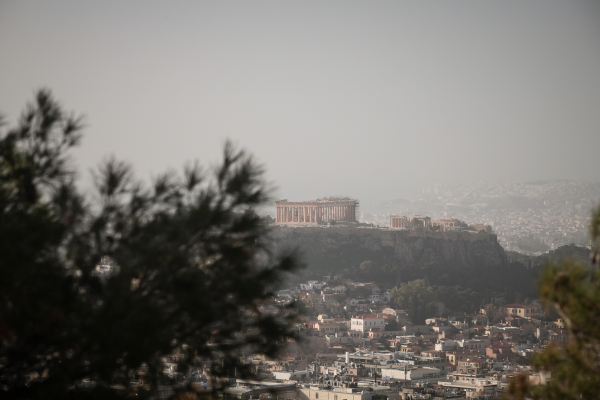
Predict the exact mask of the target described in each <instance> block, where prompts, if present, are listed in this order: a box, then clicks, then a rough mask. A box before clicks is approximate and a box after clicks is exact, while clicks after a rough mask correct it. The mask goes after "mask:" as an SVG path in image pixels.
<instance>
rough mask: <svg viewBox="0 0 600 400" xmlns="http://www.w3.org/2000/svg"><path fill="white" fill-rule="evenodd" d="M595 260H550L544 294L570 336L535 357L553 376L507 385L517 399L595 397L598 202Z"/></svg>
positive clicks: (599, 314)
mask: <svg viewBox="0 0 600 400" xmlns="http://www.w3.org/2000/svg"><path fill="white" fill-rule="evenodd" d="M590 237H591V241H592V245H593V247H592V252H591V255H590V260H591V262H589V263H588V262H586V261H583V260H577V259H575V258H570V259H567V260H565V261H562V262H561V263H560V264H558V263H556V262H553V261H550V262H549V263H548V264H547V266H546V268H545V270H544V272H543V274H542V276H541V278H540V283H539V292H540V296H541V298H542V300H543V302H544V303H545V305H546V306H547V307H552V308H554V309H555V310H556V312H557V313H558V314H559V315H560V317H561V318H562V320H563V321H564V322H565V325H566V328H567V331H568V335H569V339H568V340H567V342H566V343H565V345H564V346H558V345H554V344H551V345H549V346H548V347H547V348H546V349H545V351H544V352H543V353H541V354H539V355H537V356H536V357H534V359H533V365H534V367H535V369H536V370H538V371H541V372H543V373H546V374H548V375H551V379H550V381H549V382H548V383H547V384H545V385H542V386H537V387H531V386H530V385H529V383H528V381H527V380H526V379H524V378H522V377H521V378H519V379H516V380H515V381H514V382H513V383H512V384H511V387H510V388H509V395H510V396H511V397H513V398H524V397H525V396H530V397H533V398H534V399H573V400H575V399H597V398H598V391H599V390H600V268H599V266H600V206H599V207H598V208H596V210H595V211H594V212H593V213H592V220H591V223H590Z"/></svg>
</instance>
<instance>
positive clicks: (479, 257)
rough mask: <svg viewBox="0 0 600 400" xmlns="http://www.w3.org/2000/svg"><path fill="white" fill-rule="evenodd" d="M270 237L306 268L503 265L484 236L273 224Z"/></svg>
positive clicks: (493, 242) (493, 241)
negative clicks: (297, 253) (317, 262)
mask: <svg viewBox="0 0 600 400" xmlns="http://www.w3.org/2000/svg"><path fill="white" fill-rule="evenodd" d="M271 237H272V240H273V241H274V245H275V248H276V249H277V250H281V249H288V248H296V247H297V248H300V250H301V251H302V252H303V253H304V254H305V256H306V257H307V259H308V260H309V264H310V260H311V259H313V260H314V259H330V260H332V261H334V260H337V261H340V262H342V263H344V264H347V263H348V260H351V259H352V260H353V262H361V261H364V260H366V259H371V258H378V259H379V260H380V261H382V262H386V263H392V264H395V265H399V266H402V265H426V264H446V265H452V266H457V267H459V266H461V267H480V268H486V267H498V266H503V265H506V264H507V263H508V259H507V256H506V254H505V252H504V249H503V248H502V246H500V245H499V244H498V239H497V237H496V235H494V234H488V233H484V232H479V233H476V234H474V233H467V232H419V231H407V230H398V231H391V230H385V229H364V228H349V227H327V228H322V227H287V226H275V227H273V230H272V233H271ZM368 257H371V258H368ZM361 258H362V259H361ZM309 266H310V265H309Z"/></svg>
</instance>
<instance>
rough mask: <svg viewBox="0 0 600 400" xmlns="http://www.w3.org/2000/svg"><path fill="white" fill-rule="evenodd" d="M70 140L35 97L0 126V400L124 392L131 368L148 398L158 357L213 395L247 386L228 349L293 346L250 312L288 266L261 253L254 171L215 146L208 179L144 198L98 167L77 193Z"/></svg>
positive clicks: (115, 171) (172, 179)
mask: <svg viewBox="0 0 600 400" xmlns="http://www.w3.org/2000/svg"><path fill="white" fill-rule="evenodd" d="M0 128H4V124H2V127H0ZM81 131H82V121H81V118H77V117H74V116H70V115H68V114H66V113H65V112H64V111H63V110H62V109H61V107H60V105H59V104H58V103H57V102H56V101H55V100H54V99H53V98H52V96H51V94H50V93H49V92H48V91H47V90H42V91H39V92H38V93H37V96H36V98H35V101H34V103H32V104H30V105H28V106H27V108H26V110H25V111H24V113H23V115H22V116H21V119H20V121H19V122H18V124H17V127H16V128H14V129H10V130H8V129H2V130H0V277H1V278H0V397H2V398H19V399H21V398H28V399H35V398H43V399H52V398H61V399H62V398H86V397H90V398H115V397H121V396H127V395H130V394H132V393H133V389H132V387H131V385H130V383H131V381H132V380H134V379H139V376H137V375H136V372H135V371H139V368H140V367H141V366H143V371H144V373H145V375H144V377H143V379H144V381H145V383H147V384H149V386H148V387H150V388H152V387H155V386H157V385H167V386H168V385H170V386H173V385H174V384H175V382H174V381H173V380H171V379H170V378H168V376H167V375H164V374H163V373H162V372H163V367H162V363H161V357H163V356H166V355H170V354H173V353H178V354H179V355H180V357H179V358H178V360H179V365H178V371H179V372H185V371H186V370H189V369H190V368H193V367H194V366H197V363H198V362H202V363H205V364H207V365H208V366H209V369H210V371H211V374H210V376H212V377H213V378H215V382H213V383H215V387H218V381H217V380H216V379H217V378H219V377H225V376H227V375H228V374H231V373H232V372H233V371H234V369H235V370H236V371H237V374H238V376H248V374H249V373H250V371H249V370H247V369H246V368H245V367H244V365H242V364H241V363H240V355H241V354H243V352H245V354H249V353H255V352H256V353H264V354H267V355H274V354H275V353H276V352H277V351H278V349H279V347H280V345H281V344H282V343H283V342H284V341H285V340H286V339H287V338H290V337H294V333H293V331H292V330H291V328H290V319H291V318H292V317H293V312H291V313H288V312H286V311H285V310H284V311H282V313H281V315H263V314H262V313H261V311H260V309H259V307H258V306H259V305H260V302H261V301H262V300H263V299H266V298H268V297H270V295H271V293H272V290H274V288H276V286H277V284H278V283H279V282H281V281H282V279H284V276H285V275H286V274H287V273H288V272H291V271H293V270H295V269H296V268H297V265H298V262H297V261H296V257H295V256H294V255H293V254H287V255H284V256H281V257H276V256H274V255H273V254H270V252H269V249H268V248H267V246H266V245H265V243H264V241H263V238H264V236H265V234H266V229H267V228H266V227H265V226H264V225H263V224H262V223H261V221H260V219H259V218H258V217H257V216H256V214H255V213H254V212H252V211H251V209H252V208H254V207H257V206H259V205H262V204H263V203H264V202H265V201H266V200H267V199H268V190H267V188H266V186H265V183H264V180H263V177H262V176H263V175H262V170H261V168H260V167H259V166H257V165H256V164H255V162H254V161H253V160H252V159H251V157H249V156H247V155H246V154H245V153H244V152H242V151H237V150H235V149H234V148H233V147H232V146H231V145H230V144H227V145H226V146H225V150H224V155H223V161H222V163H221V165H220V166H218V167H216V168H215V169H214V170H210V171H209V172H206V173H205V172H203V171H202V170H201V168H200V167H199V166H198V165H197V164H190V165H187V166H186V167H185V168H184V170H183V174H176V173H174V172H169V173H166V174H163V175H161V176H159V177H157V178H156V179H155V180H154V181H153V184H152V186H151V187H150V188H146V187H144V185H142V184H141V183H140V182H138V181H137V180H136V179H135V178H134V176H133V175H132V172H131V169H130V167H129V166H128V165H127V164H125V163H123V162H120V161H117V160H115V159H108V160H107V161H106V162H104V163H103V164H102V165H101V166H100V168H99V169H98V170H97V171H96V173H95V175H94V180H95V187H96V189H97V192H96V193H94V194H93V196H90V195H86V194H83V193H81V192H80V191H79V189H78V187H77V186H76V184H75V175H76V174H75V171H74V170H73V169H72V167H71V166H70V164H69V162H68V161H69V159H68V156H67V153H68V151H69V149H71V148H72V147H73V146H76V145H77V144H78V143H79V142H80V139H81ZM104 256H109V257H110V259H111V260H113V261H114V264H115V266H117V267H115V269H114V270H113V272H112V273H109V274H108V275H107V274H104V275H103V274H99V273H98V271H97V268H96V266H97V265H98V264H99V262H100V260H101V258H102V257H104ZM90 381H91V382H94V384H93V385H89V384H88V385H87V387H86V388H84V386H86V385H83V382H90ZM150 393H151V389H150V390H148V391H146V392H144V391H143V390H141V391H138V393H137V396H138V397H144V396H148V395H149V394H150Z"/></svg>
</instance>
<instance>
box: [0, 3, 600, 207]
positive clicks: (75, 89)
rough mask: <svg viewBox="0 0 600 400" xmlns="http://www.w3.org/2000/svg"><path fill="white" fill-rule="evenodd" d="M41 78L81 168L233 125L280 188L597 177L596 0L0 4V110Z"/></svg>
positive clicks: (215, 150) (365, 190)
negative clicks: (76, 119)
mask: <svg viewBox="0 0 600 400" xmlns="http://www.w3.org/2000/svg"><path fill="white" fill-rule="evenodd" d="M40 87H49V88H51V89H52V91H53V93H54V94H55V96H56V97H57V98H58V99H60V100H61V102H62V104H63V105H64V106H65V107H66V108H67V109H68V110H73V111H76V112H80V113H83V114H85V116H86V121H87V124H88V127H87V129H86V134H85V138H84V142H83V144H82V146H81V148H80V149H79V150H78V151H77V153H76V157H77V158H76V159H77V162H78V164H79V166H80V167H81V168H82V170H83V171H88V170H89V168H91V167H92V166H94V165H96V164H97V163H98V162H99V161H100V160H101V159H102V158H104V157H105V156H107V155H109V154H115V155H116V156H117V157H119V158H123V159H126V160H128V161H130V162H131V163H132V164H133V165H134V167H135V169H136V172H137V173H138V175H140V176H142V177H148V176H150V175H151V174H156V173H158V172H160V171H162V170H164V169H165V168H167V167H179V166H181V165H183V163H184V162H185V161H188V160H192V159H199V160H200V161H201V162H203V163H214V162H215V161H216V160H218V159H219V156H220V152H221V147H222V144H223V142H224V141H225V139H226V138H231V139H233V140H234V141H235V142H236V143H238V144H239V145H240V146H241V147H243V148H245V149H247V150H249V151H250V152H251V153H253V154H254V155H255V156H256V157H257V159H258V160H260V161H261V162H262V163H263V164H264V165H265V167H266V168H267V171H268V178H269V179H270V180H271V181H272V182H273V183H274V184H275V185H276V186H277V187H278V191H277V197H279V198H287V199H289V200H294V201H300V200H310V199H313V198H317V197H322V196H328V195H337V194H341V195H349V196H353V197H356V198H358V199H359V200H361V203H362V204H363V205H368V204H369V203H372V202H374V201H378V200H384V199H389V198H393V197H402V196H407V195H408V194H409V193H410V192H412V191H413V190H414V189H416V188H419V187H421V186H425V185H428V184H432V183H434V182H437V183H441V182H469V181H482V180H483V181H498V180H538V179H580V180H590V181H598V180H600V156H599V154H600V2H598V1H592V2H578V1H559V2H552V1H546V0H544V1H496V2H489V1H488V2H482V1H432V2H428V1H414V2H410V1H385V2H384V1H363V2H352V1H272V2H271V1H252V2H250V1H238V2H230V1H218V2H217V1H213V2H198V1H193V2H179V1H169V2H150V1H137V2H136V1H115V2H109V1H101V2H82V1H72V2H68V1H51V2H50V1H2V2H0V110H1V111H2V112H3V113H4V114H5V115H6V116H7V117H8V120H9V122H10V123H11V124H14V122H15V121H16V118H17V116H18V114H19V113H20V111H21V109H22V108H23V106H24V104H25V103H26V102H27V101H29V100H30V99H31V98H32V94H33V92H34V90H35V89H36V88H40ZM82 177H83V178H85V179H89V174H88V173H87V172H85V173H84V174H83V176H82Z"/></svg>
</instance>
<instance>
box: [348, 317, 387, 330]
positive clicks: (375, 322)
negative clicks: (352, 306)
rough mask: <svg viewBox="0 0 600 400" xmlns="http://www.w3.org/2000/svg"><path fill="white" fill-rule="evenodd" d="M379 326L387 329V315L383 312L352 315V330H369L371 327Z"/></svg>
mask: <svg viewBox="0 0 600 400" xmlns="http://www.w3.org/2000/svg"><path fill="white" fill-rule="evenodd" d="M374 328H379V329H381V330H382V331H385V317H384V316H383V315H381V314H362V315H359V316H358V317H352V319H351V320H350V330H352V331H360V332H362V333H365V332H368V331H369V330H371V329H374Z"/></svg>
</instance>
